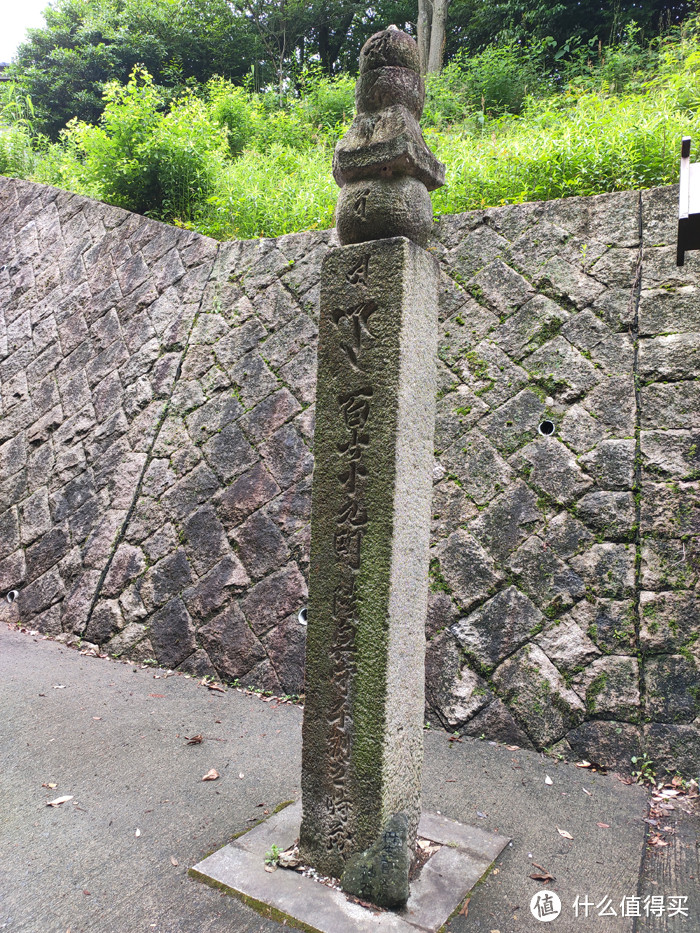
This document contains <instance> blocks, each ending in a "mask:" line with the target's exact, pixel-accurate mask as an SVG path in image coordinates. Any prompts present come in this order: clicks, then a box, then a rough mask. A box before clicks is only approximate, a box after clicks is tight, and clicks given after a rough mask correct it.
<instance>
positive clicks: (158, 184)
mask: <svg viewBox="0 0 700 933" xmlns="http://www.w3.org/2000/svg"><path fill="white" fill-rule="evenodd" d="M71 2H73V3H75V2H77V0H71ZM127 2H128V0H127ZM153 2H154V3H155V2H156V0H153ZM159 2H160V0H159ZM115 4H117V0H115ZM599 6H600V4H599ZM550 9H551V5H550ZM379 25H382V24H381V23H380V24H379ZM353 54H354V53H353ZM327 70H328V69H326V70H325V71H324V69H323V67H322V65H321V64H320V63H318V64H316V65H315V66H314V65H313V63H312V64H309V63H307V64H306V67H304V68H300V69H298V71H297V73H296V75H295V76H294V80H293V81H291V80H290V81H285V82H283V86H282V87H281V93H280V87H279V85H277V84H275V85H272V86H270V88H269V89H268V90H265V91H256V90H255V82H254V81H253V79H252V77H251V79H250V80H249V81H247V82H244V84H243V86H241V84H240V83H235V82H236V81H237V80H238V79H237V78H236V76H235V75H234V76H229V77H216V76H210V77H207V79H206V80H202V81H199V80H192V81H189V82H187V81H185V82H181V83H180V84H179V85H178V86H166V85H165V84H164V83H163V82H162V76H158V75H152V74H151V73H150V70H149V69H148V68H146V67H143V66H141V65H135V66H132V67H131V70H130V72H129V76H128V77H127V78H126V80H121V81H116V80H115V81H112V82H108V83H107V84H106V85H105V86H104V89H103V91H102V95H103V96H102V99H101V101H100V108H101V111H102V112H101V116H98V117H96V118H93V119H92V120H85V119H79V118H75V119H73V120H71V121H70V122H69V123H68V125H67V127H66V128H65V129H63V130H61V132H60V134H59V136H58V139H57V140H56V141H53V140H52V139H51V138H50V137H49V136H47V135H43V134H42V133H41V132H39V130H40V129H42V126H43V124H42V123H41V119H40V118H39V117H38V116H37V112H36V102H35V101H34V102H32V99H31V98H29V99H28V97H27V93H26V92H27V88H26V86H24V85H22V84H20V83H16V84H14V85H11V86H9V87H8V86H7V85H6V86H5V87H4V88H3V92H4V95H5V96H4V100H3V101H0V108H1V112H0V173H2V174H7V175H17V176H19V177H26V178H32V179H35V180H37V181H42V182H46V183H49V184H55V185H58V186H59V187H63V188H67V189H70V190H73V191H78V192H81V193H84V194H87V195H90V196H92V197H96V198H100V199H103V200H105V201H108V202H109V203H113V204H118V205H121V206H123V207H126V208H128V209H130V210H135V211H138V212H142V213H147V214H148V215H149V216H153V217H157V218H159V219H162V220H166V221H169V222H175V223H180V224H184V225H187V226H189V227H192V228H193V229H197V230H200V231H201V232H203V233H206V234H209V235H211V236H215V237H219V238H228V237H254V236H260V235H267V236H276V235H280V234H282V233H287V232H292V231H297V230H303V229H311V228H322V227H327V226H330V225H332V223H333V208H334V204H335V200H336V196H337V189H336V187H335V184H334V183H333V181H332V177H331V171H330V167H331V160H332V153H333V146H334V145H335V142H336V141H337V139H338V138H339V137H340V135H342V133H343V132H344V131H345V129H346V128H347V125H348V124H349V121H350V120H351V119H352V114H353V86H354V79H353V78H352V77H351V76H350V75H349V74H347V73H344V72H342V71H339V73H338V74H336V75H334V76H333V75H332V76H329V75H328V74H327ZM427 84H428V98H427V102H426V108H425V116H424V120H423V125H424V131H425V136H426V139H427V141H428V143H429V145H430V146H431V147H432V148H433V149H434V151H435V152H436V154H437V155H438V156H439V157H440V158H441V159H442V160H443V161H444V162H445V163H446V165H447V167H448V174H447V185H446V187H445V188H443V189H441V190H440V191H437V192H435V193H434V195H433V203H434V206H435V210H436V213H437V214H441V213H452V212H457V211H462V210H468V209H471V208H477V207H483V206H491V205H499V204H504V203H518V202H521V201H527V200H535V199H549V198H556V197H565V196H569V195H576V194H583V195H588V194H596V193H602V192H606V191H614V190H623V189H628V188H639V187H649V186H652V185H659V184H666V183H669V182H672V181H674V180H675V179H676V177H677V171H678V159H679V148H680V138H681V136H682V135H691V136H694V137H695V138H700V117H699V116H698V105H699V104H700V25H699V24H698V20H697V19H696V18H695V17H687V18H686V20H685V22H684V24H683V26H682V27H680V28H679V27H676V28H671V29H668V30H666V31H665V32H664V34H663V35H662V36H660V37H658V36H657V37H655V38H653V39H652V40H647V39H646V38H645V37H644V34H643V32H642V31H641V29H639V28H637V27H635V26H634V25H628V26H627V27H626V28H625V30H623V32H622V34H621V36H620V37H619V38H618V41H616V42H615V43H614V44H612V45H605V44H603V43H602V42H598V41H597V40H596V39H594V38H593V37H591V38H590V39H589V40H588V41H584V40H583V39H581V37H580V36H579V37H577V38H576V39H570V40H568V41H566V42H557V41H556V40H555V39H553V38H549V37H547V36H544V37H542V38H537V36H536V35H535V34H534V31H533V32H532V34H531V35H530V36H529V38H528V39H527V42H523V41H516V40H513V41H509V40H508V37H507V36H503V37H502V40H501V41H500V42H499V43H498V44H492V45H488V46H486V47H485V48H483V49H482V50H481V51H479V52H476V53H474V54H467V53H466V52H464V51H463V52H453V54H452V56H451V60H450V62H449V64H448V65H447V66H446V67H445V69H444V70H443V72H442V74H440V75H436V76H429V78H428V81H427Z"/></svg>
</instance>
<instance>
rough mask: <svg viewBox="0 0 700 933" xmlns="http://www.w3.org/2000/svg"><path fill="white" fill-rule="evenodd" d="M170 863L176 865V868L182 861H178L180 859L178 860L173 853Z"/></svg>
mask: <svg viewBox="0 0 700 933" xmlns="http://www.w3.org/2000/svg"><path fill="white" fill-rule="evenodd" d="M170 864H171V865H174V866H175V868H177V866H178V865H179V864H180V863H179V862H178V860H177V859H176V858H175V857H174V856H172V855H171V856H170Z"/></svg>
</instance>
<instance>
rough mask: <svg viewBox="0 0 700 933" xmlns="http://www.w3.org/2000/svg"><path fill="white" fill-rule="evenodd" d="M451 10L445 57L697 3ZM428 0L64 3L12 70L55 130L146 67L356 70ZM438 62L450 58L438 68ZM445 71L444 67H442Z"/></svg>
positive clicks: (255, 79) (290, 75) (523, 1)
mask: <svg viewBox="0 0 700 933" xmlns="http://www.w3.org/2000/svg"><path fill="white" fill-rule="evenodd" d="M421 5H422V6H424V7H425V3H422V4H421ZM428 5H429V6H430V7H431V9H437V7H438V6H439V7H440V8H442V9H446V10H447V17H448V19H447V28H446V32H445V36H444V43H443V42H440V43H439V45H440V48H441V51H442V53H443V54H442V56H441V58H442V59H443V60H444V61H449V60H450V59H451V58H453V57H454V56H455V55H456V54H457V53H460V54H462V55H464V54H467V55H468V54H473V53H475V52H477V51H479V50H480V49H483V48H485V47H486V46H488V45H490V44H494V43H497V42H509V43H513V42H516V43H527V42H528V41H530V40H532V39H535V40H542V39H544V38H546V37H551V38H552V39H553V40H554V43H556V46H554V43H552V46H553V47H554V48H559V49H562V48H563V49H566V48H567V46H566V43H567V40H568V39H569V38H570V37H572V36H575V37H576V40H577V41H578V42H585V41H587V40H592V39H593V38H596V37H597V38H598V39H599V40H600V41H601V42H602V43H603V44H607V43H608V42H616V41H619V39H620V36H621V35H622V33H623V31H624V29H625V27H626V26H627V25H628V24H629V23H630V22H632V21H635V22H636V23H637V24H638V25H639V26H640V27H641V28H642V29H643V30H644V31H645V34H646V36H647V37H650V36H651V35H653V34H655V33H658V32H659V31H660V30H664V29H667V28H669V27H670V26H672V25H674V24H676V23H678V22H680V21H682V19H683V18H684V17H685V16H686V15H687V14H688V13H689V12H690V11H691V8H692V7H693V5H694V4H693V2H692V0H614V2H604V0H577V2H571V0H563V2H562V0H560V2H556V0H555V2H551V0H440V2H439V3H438V2H437V0H428ZM418 13H419V0H374V2H373V3H371V4H368V3H367V2H366V0H365V2H363V0H56V2H55V3H54V4H53V6H50V7H47V9H46V11H45V12H44V18H45V20H46V25H45V26H44V27H42V28H39V29H32V30H30V31H29V36H28V39H27V41H26V42H25V43H24V44H23V45H22V46H20V48H19V51H18V54H17V58H16V61H15V63H14V64H13V66H12V68H11V69H10V73H11V74H12V75H13V76H14V77H15V79H16V80H17V82H18V84H19V85H20V87H21V89H22V91H23V93H25V94H28V95H29V96H30V97H31V99H32V101H33V103H34V108H35V120H36V124H37V126H38V128H39V129H41V130H42V131H43V132H45V133H47V134H48V135H50V136H52V137H54V138H55V137H56V136H57V135H58V133H59V132H60V130H61V129H62V128H63V127H64V126H65V124H66V123H67V122H68V120H70V119H71V118H72V117H78V118H79V119H81V120H86V121H88V122H95V121H96V120H97V119H98V118H99V116H100V114H101V113H102V110H103V109H104V100H103V93H104V87H105V84H106V83H107V82H109V81H115V80H116V81H119V82H120V83H122V84H124V83H126V82H127V81H128V78H129V75H130V74H131V72H132V70H133V68H134V66H135V65H143V66H144V67H145V68H146V69H147V70H148V72H149V73H150V74H151V75H152V76H153V79H154V81H155V82H156V83H157V84H158V85H160V86H161V87H165V88H173V89H176V90H177V89H182V88H183V86H187V85H188V84H199V83H202V82H205V81H207V80H208V79H209V78H211V77H212V76H214V75H220V76H222V77H224V78H227V79H229V80H232V81H234V82H235V83H238V84H243V83H246V82H248V83H249V84H250V86H251V88H252V89H256V90H259V89H261V88H271V87H277V88H278V89H279V90H280V91H284V90H286V89H288V88H290V87H294V86H295V84H296V83H297V82H298V81H299V78H300V75H301V74H302V73H303V70H304V69H305V68H308V67H311V68H314V69H317V70H320V71H321V72H323V73H325V74H327V75H337V74H339V73H340V72H348V73H353V72H354V71H355V70H356V68H357V59H358V55H359V51H360V48H361V47H362V44H363V43H364V41H365V40H366V39H367V38H368V37H369V36H370V35H371V34H372V33H373V32H375V31H376V30H378V29H382V28H385V27H386V26H388V25H389V24H390V23H396V25H398V26H400V27H401V28H403V29H405V30H407V31H408V32H410V33H412V34H413V35H417V34H418V30H417V22H418ZM438 67H439V66H438ZM433 70H437V69H433Z"/></svg>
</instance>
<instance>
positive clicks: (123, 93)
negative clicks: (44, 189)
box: [59, 68, 227, 221]
mask: <svg viewBox="0 0 700 933" xmlns="http://www.w3.org/2000/svg"><path fill="white" fill-rule="evenodd" d="M105 98H106V101H107V102H106V105H105V109H104V112H103V115H102V118H101V120H100V124H99V125H98V126H91V125H90V124H87V123H80V122H78V121H72V122H71V123H69V125H68V127H67V129H66V130H65V131H64V133H63V146H64V149H65V152H66V159H65V160H64V161H63V163H62V171H63V172H64V173H65V171H66V169H68V170H69V171H70V170H72V171H73V172H77V174H78V176H79V177H80V178H81V184H82V187H83V190H84V191H86V193H87V192H88V191H89V192H93V193H98V195H99V197H101V198H102V199H103V200H105V201H107V202H108V203H110V204H116V205H118V206H119V207H124V208H126V209H127V210H131V211H137V212H139V213H142V214H149V215H151V216H154V217H159V218H163V219H174V218H177V219H181V220H184V221H188V220H192V219H193V218H194V217H195V216H196V215H197V213H198V212H199V211H200V210H201V208H202V206H203V204H204V203H205V201H206V199H207V198H208V197H209V196H210V195H211V194H212V193H213V190H214V187H215V184H216V179H217V175H218V174H219V172H220V171H221V169H222V167H223V161H224V156H225V152H226V149H227V137H226V131H225V130H224V129H222V128H221V127H219V126H218V125H217V124H216V123H214V121H212V120H211V118H210V116H209V114H208V112H207V109H206V106H205V104H204V103H203V102H202V101H201V100H199V99H198V98H196V97H195V96H194V95H192V94H189V95H187V96H185V97H183V98H181V99H180V100H179V101H177V102H175V103H174V104H173V105H172V107H171V108H170V110H169V111H168V112H167V113H163V112H162V111H161V107H162V104H163V101H162V97H161V95H160V93H159V91H158V89H157V88H156V87H154V85H153V81H152V79H151V77H150V75H149V74H148V73H147V72H146V71H144V70H143V69H138V68H136V69H134V71H133V72H132V75H131V78H130V79H129V82H128V83H127V84H126V86H124V87H122V86H120V85H118V84H110V85H108V86H107V89H106V91H105ZM71 154H72V158H71ZM59 164H60V160H59Z"/></svg>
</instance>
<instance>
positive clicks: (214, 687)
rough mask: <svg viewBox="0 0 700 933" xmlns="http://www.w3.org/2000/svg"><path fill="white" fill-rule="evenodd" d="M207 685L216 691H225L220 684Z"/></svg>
mask: <svg viewBox="0 0 700 933" xmlns="http://www.w3.org/2000/svg"><path fill="white" fill-rule="evenodd" d="M207 687H209V689H210V690H216V691H217V693H226V691H225V690H224V688H223V687H222V686H221V684H207Z"/></svg>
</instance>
